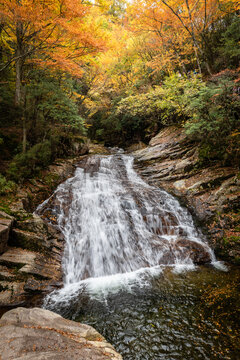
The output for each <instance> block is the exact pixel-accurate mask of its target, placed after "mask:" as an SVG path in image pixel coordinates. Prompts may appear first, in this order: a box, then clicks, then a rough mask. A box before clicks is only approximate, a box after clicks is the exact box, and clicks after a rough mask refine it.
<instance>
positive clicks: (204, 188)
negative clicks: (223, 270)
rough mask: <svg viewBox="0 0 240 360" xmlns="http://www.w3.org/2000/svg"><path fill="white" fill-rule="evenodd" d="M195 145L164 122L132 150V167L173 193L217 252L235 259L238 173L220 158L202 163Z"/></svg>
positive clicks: (238, 250) (239, 235)
mask: <svg viewBox="0 0 240 360" xmlns="http://www.w3.org/2000/svg"><path fill="white" fill-rule="evenodd" d="M198 152H199V146H198V145H196V143H193V142H191V141H190V140H189V139H188V138H187V137H186V136H185V134H184V131H183V129H180V128H176V127H167V128H165V129H163V130H162V131H160V133H159V134H158V135H157V136H155V137H154V138H152V139H151V141H150V143H149V146H148V147H146V148H144V149H140V150H137V151H135V152H133V155H134V157H135V167H136V169H137V171H138V172H139V173H140V174H141V175H142V176H143V178H145V180H146V181H147V182H148V183H150V184H152V185H156V186H159V187H161V188H163V189H165V190H166V191H168V192H170V193H171V194H173V195H174V196H176V197H178V199H179V200H180V202H181V203H182V204H184V205H185V206H186V207H187V208H188V209H189V210H190V212H191V213H192V214H193V216H194V218H195V220H196V222H197V224H198V225H200V226H201V227H202V228H203V231H204V232H205V233H206V234H207V236H208V238H209V242H210V244H211V245H212V246H213V247H214V249H215V252H216V254H217V256H219V257H220V258H222V259H224V260H227V261H230V262H232V263H235V264H239V263H240V226H239V220H240V173H239V169H238V168H234V167H230V166H229V167H228V166H222V165H221V164H220V163H219V162H215V163H211V164H208V165H205V166H203V165H202V164H201V163H200V161H199V156H198Z"/></svg>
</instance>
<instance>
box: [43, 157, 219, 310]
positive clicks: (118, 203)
mask: <svg viewBox="0 0 240 360" xmlns="http://www.w3.org/2000/svg"><path fill="white" fill-rule="evenodd" d="M55 197H56V199H57V202H58V204H59V205H58V206H60V208H59V214H60V215H59V216H58V224H59V227H60V229H61V231H62V232H63V234H64V237H65V241H66V248H65V252H64V256H63V272H64V287H63V289H61V290H60V291H55V292H53V293H52V294H50V296H48V298H47V299H46V303H48V304H49V303H54V304H56V303H58V302H64V301H65V302H67V301H68V300H69V299H71V298H73V297H75V296H77V294H78V293H79V291H80V290H81V289H83V288H84V289H86V288H87V289H88V292H89V293H91V294H92V295H96V294H98V295H99V294H100V293H102V292H105V291H110V289H111V291H113V292H116V291H118V290H119V289H121V288H122V287H128V289H129V290H131V287H132V286H134V285H136V283H138V286H143V285H145V286H147V284H148V278H149V277H150V276H154V275H156V274H159V273H160V272H161V271H162V268H163V267H165V266H170V267H173V269H174V271H182V270H185V269H190V270H191V269H194V268H195V266H194V264H193V261H192V260H191V258H190V256H189V251H187V249H186V248H185V247H184V246H177V245H176V244H177V241H178V240H179V239H184V240H189V241H193V242H196V243H198V244H201V245H202V246H203V248H204V249H205V251H207V252H208V253H209V254H210V257H211V260H212V262H215V257H214V254H213V252H212V250H211V249H210V248H209V246H208V245H207V243H206V242H205V241H204V238H203V236H202V234H201V233H199V231H198V230H197V229H196V228H195V226H194V223H193V220H192V217H191V215H190V214H189V213H188V211H187V210H186V209H184V208H182V207H181V206H180V204H179V202H178V201H177V200H176V199H175V198H173V197H172V196H171V195H169V194H167V193H166V192H165V191H163V190H160V189H158V188H155V187H152V186H149V185H148V184H147V183H145V182H144V181H143V180H142V179H141V178H140V177H139V176H138V175H137V173H136V172H135V171H134V169H133V158H132V157H130V156H126V155H121V154H116V155H111V156H92V157H89V158H88V161H87V164H86V166H85V168H84V169H83V168H81V167H79V168H77V170H76V173H75V175H74V177H73V178H71V179H69V180H67V181H66V182H65V183H63V184H61V185H60V186H59V187H58V188H57V190H56V193H55Z"/></svg>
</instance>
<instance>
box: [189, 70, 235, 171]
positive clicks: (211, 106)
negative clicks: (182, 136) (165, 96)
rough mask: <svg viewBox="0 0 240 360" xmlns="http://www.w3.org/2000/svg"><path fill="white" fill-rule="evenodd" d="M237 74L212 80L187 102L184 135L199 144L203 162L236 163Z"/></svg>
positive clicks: (229, 72) (224, 73)
mask: <svg viewBox="0 0 240 360" xmlns="http://www.w3.org/2000/svg"><path fill="white" fill-rule="evenodd" d="M238 80H239V79H238V78H237V74H236V73H234V72H233V71H224V72H222V73H220V74H217V75H215V76H213V77H212V79H211V81H210V82H208V83H207V84H205V85H204V86H203V87H202V88H201V89H200V91H199V93H198V95H197V96H195V97H190V98H189V106H188V113H189V115H191V118H190V119H189V120H188V121H187V122H186V124H185V129H186V134H187V135H188V136H189V137H191V138H192V139H194V140H198V141H199V142H200V143H201V149H200V158H201V159H202V160H212V159H218V160H219V159H221V160H223V162H224V163H225V164H227V163H228V164H235V165H237V163H238V162H239V155H240V148H239V141H240V124H239V120H240V119H239V114H240V96H239V94H238V93H237V89H238V86H237V84H238V82H239V81H238Z"/></svg>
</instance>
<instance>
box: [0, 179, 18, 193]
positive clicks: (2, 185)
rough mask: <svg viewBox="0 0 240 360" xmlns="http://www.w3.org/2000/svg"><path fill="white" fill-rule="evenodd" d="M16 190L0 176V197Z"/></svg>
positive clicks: (11, 182) (10, 182)
mask: <svg viewBox="0 0 240 360" xmlns="http://www.w3.org/2000/svg"><path fill="white" fill-rule="evenodd" d="M15 188H16V184H15V183H14V182H13V181H9V180H7V179H6V178H5V177H4V176H3V175H2V174H0V195H4V194H5V193H8V192H12V191H14V190H15Z"/></svg>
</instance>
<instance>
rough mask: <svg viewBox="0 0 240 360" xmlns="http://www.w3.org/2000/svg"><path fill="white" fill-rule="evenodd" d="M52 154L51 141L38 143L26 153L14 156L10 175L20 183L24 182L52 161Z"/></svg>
mask: <svg viewBox="0 0 240 360" xmlns="http://www.w3.org/2000/svg"><path fill="white" fill-rule="evenodd" d="M52 156H53V155H52V146H51V143H50V141H45V142H43V143H39V144H36V145H34V146H33V147H32V148H31V149H29V150H28V151H27V152H26V153H22V154H18V155H16V156H15V157H14V159H13V161H12V162H11V164H10V165H9V169H8V176H9V178H10V179H12V180H14V181H16V182H18V183H19V182H23V181H24V180H26V179H28V178H31V177H32V176H34V175H36V174H37V173H38V172H39V170H41V169H42V168H44V167H46V166H48V165H49V164H50V163H51V160H52Z"/></svg>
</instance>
